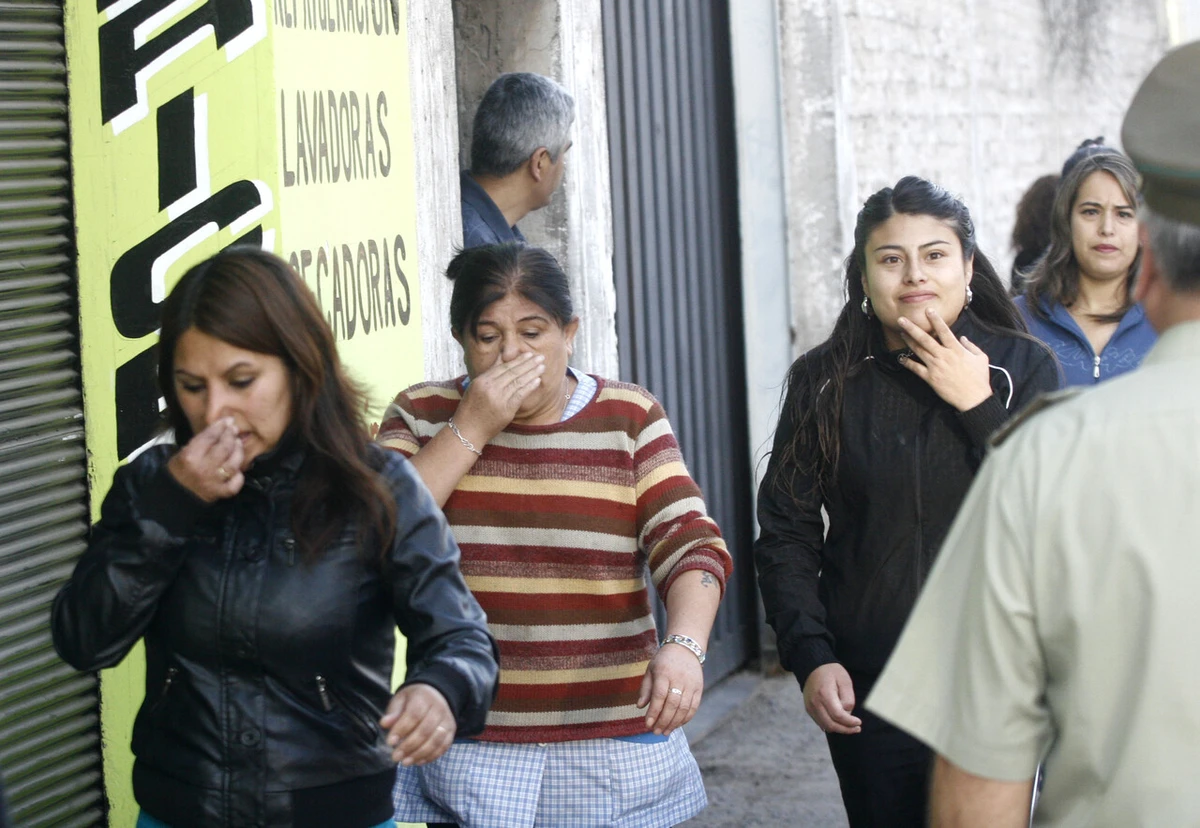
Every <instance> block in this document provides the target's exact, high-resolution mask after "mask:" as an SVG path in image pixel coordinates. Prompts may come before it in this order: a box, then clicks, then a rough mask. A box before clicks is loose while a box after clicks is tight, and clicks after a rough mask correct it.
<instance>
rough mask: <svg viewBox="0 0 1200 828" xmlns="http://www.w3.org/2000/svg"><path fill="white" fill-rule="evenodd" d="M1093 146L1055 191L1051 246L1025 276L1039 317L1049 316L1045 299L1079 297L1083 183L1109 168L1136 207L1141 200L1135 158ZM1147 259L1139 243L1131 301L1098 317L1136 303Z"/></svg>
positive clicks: (1067, 301) (1063, 301)
mask: <svg viewBox="0 0 1200 828" xmlns="http://www.w3.org/2000/svg"><path fill="white" fill-rule="evenodd" d="M1096 146H1098V145H1093V146H1091V147H1089V149H1091V150H1093V151H1092V152H1091V154H1088V155H1085V156H1084V157H1082V158H1081V159H1079V160H1078V161H1077V162H1076V163H1075V164H1074V166H1071V167H1070V168H1069V169H1068V170H1067V172H1066V174H1065V175H1063V177H1062V180H1061V181H1060V182H1059V183H1058V190H1057V192H1056V193H1055V195H1054V208H1053V209H1052V210H1051V213H1050V246H1049V247H1047V248H1046V254H1045V255H1044V256H1042V258H1041V260H1040V261H1039V262H1038V263H1037V266H1036V267H1034V269H1033V270H1032V271H1031V272H1030V273H1029V275H1028V276H1027V277H1026V279H1025V296H1026V298H1027V300H1028V302H1027V307H1028V308H1029V310H1030V312H1031V313H1033V314H1035V315H1036V316H1038V317H1040V318H1042V319H1046V318H1048V316H1049V315H1048V314H1047V313H1046V311H1045V309H1044V308H1043V307H1042V306H1043V304H1045V305H1047V306H1049V307H1053V306H1054V305H1062V306H1063V307H1064V308H1069V307H1071V305H1073V304H1075V300H1077V299H1078V298H1079V262H1078V261H1077V260H1076V258H1075V245H1074V242H1073V239H1072V237H1071V211H1072V210H1074V209H1075V199H1076V198H1077V197H1078V196H1079V188H1080V187H1082V186H1083V182H1084V181H1085V180H1086V179H1087V177H1088V176H1090V175H1091V174H1092V173H1095V172H1106V173H1108V174H1109V175H1111V176H1112V177H1113V178H1115V179H1116V180H1117V183H1118V184H1120V185H1121V191H1122V192H1123V193H1124V194H1125V198H1127V199H1128V200H1129V204H1130V206H1132V207H1135V208H1136V207H1138V206H1139V205H1140V203H1141V202H1140V198H1139V196H1138V175H1137V170H1136V169H1134V166H1133V162H1132V161H1130V160H1129V157H1128V156H1126V155H1125V154H1124V153H1123V152H1120V151H1119V150H1115V149H1113V148H1112V147H1104V148H1103V149H1102V150H1101V149H1097V148H1096ZM1141 264H1142V251H1141V249H1140V248H1139V249H1138V252H1137V254H1136V255H1135V256H1134V257H1133V262H1131V263H1130V265H1129V273H1128V274H1126V276H1125V287H1124V290H1125V303H1124V304H1123V305H1122V306H1121V308H1120V309H1119V310H1118V311H1116V312H1115V313H1111V314H1095V315H1094V318H1095V319H1096V321H1098V322H1117V321H1120V319H1121V317H1122V316H1124V315H1125V311H1127V310H1129V306H1130V305H1132V304H1133V282H1134V279H1136V278H1137V272H1138V268H1139V267H1141Z"/></svg>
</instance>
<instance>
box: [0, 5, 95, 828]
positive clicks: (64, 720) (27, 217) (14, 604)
mask: <svg viewBox="0 0 1200 828" xmlns="http://www.w3.org/2000/svg"><path fill="white" fill-rule="evenodd" d="M64 55H65V49H64V45H63V9H62V3H61V2H60V0H57V1H56V0H0V773H2V774H3V776H4V780H5V784H6V787H7V793H8V797H9V808H10V816H11V817H12V821H13V823H14V825H17V826H20V827H21V828H34V826H55V828H61V826H77V825H80V826H81V825H101V824H103V822H104V794H103V788H102V785H101V769H100V768H101V765H100V738H99V727H98V722H97V701H96V681H95V678H94V677H93V676H90V675H81V674H79V673H76V672H75V671H74V670H72V669H71V668H70V667H68V666H66V665H65V664H63V663H62V662H61V661H59V659H58V657H57V656H56V655H55V654H54V649H53V647H52V646H51V644H50V630H49V623H48V618H49V607H50V601H51V599H52V598H53V597H54V593H55V590H56V589H57V588H58V586H59V584H61V583H62V581H63V580H64V579H65V578H66V577H67V576H68V575H69V574H70V572H71V567H72V565H73V563H74V561H75V559H76V558H77V557H78V556H79V554H80V552H82V550H83V548H84V541H85V537H86V533H87V472H86V467H85V464H84V445H83V414H82V411H81V408H80V404H81V400H80V379H79V371H78V362H79V359H78V354H77V324H76V313H75V306H76V299H75V281H74V279H73V277H72V274H73V257H72V231H71V204H70V180H69V165H68V153H67V80H66V66H65V58H64Z"/></svg>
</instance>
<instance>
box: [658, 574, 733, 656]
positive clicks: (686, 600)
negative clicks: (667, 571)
mask: <svg viewBox="0 0 1200 828" xmlns="http://www.w3.org/2000/svg"><path fill="white" fill-rule="evenodd" d="M720 603H721V585H720V583H718V582H717V579H716V578H715V577H714V576H713V575H712V573H710V572H705V571H703V570H698V569H692V570H689V571H687V572H685V573H683V574H682V575H680V576H679V577H678V578H676V579H675V583H673V584H671V589H670V591H669V592H668V593H667V633H666V634H667V635H671V634H675V635H686V636H688V637H689V638H694V639H695V640H696V641H697V643H699V644H700V647H701V649H704V650H707V649H708V634H709V633H710V632H711V631H712V625H713V619H714V618H716V617H717V607H718V606H720Z"/></svg>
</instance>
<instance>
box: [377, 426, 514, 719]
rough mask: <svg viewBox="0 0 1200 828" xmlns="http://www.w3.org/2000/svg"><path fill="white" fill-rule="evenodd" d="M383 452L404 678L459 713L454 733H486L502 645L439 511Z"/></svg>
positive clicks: (388, 570) (389, 568)
mask: <svg viewBox="0 0 1200 828" xmlns="http://www.w3.org/2000/svg"><path fill="white" fill-rule="evenodd" d="M377 450H378V451H379V452H384V450H383V449H377ZM386 455H387V457H386V459H385V461H384V462H385V464H386V465H385V475H386V476H387V478H388V480H389V482H390V483H391V485H392V488H393V491H394V493H395V496H396V507H397V531H396V538H395V541H394V542H393V544H392V548H391V550H390V552H389V554H388V556H387V559H386V561H385V563H384V577H385V579H386V580H387V582H388V584H389V586H390V589H391V594H392V607H393V612H394V613H395V617H396V624H397V626H399V627H400V631H401V632H402V633H404V636H405V638H406V639H407V640H408V645H407V646H408V649H407V662H408V672H407V675H406V677H405V682H404V683H405V684H406V685H407V684H414V683H422V684H429V685H431V686H433V687H435V688H437V690H438V691H439V692H441V694H442V695H443V696H445V697H446V701H447V702H449V704H450V709H451V710H452V711H453V713H454V717H455V720H456V722H457V724H458V733H457V735H459V736H471V735H474V734H477V733H480V732H481V731H482V730H483V726H484V719H485V717H486V716H487V711H488V708H489V707H490V706H491V703H492V701H493V699H494V698H495V696H496V691H497V689H498V686H499V685H498V683H497V680H498V677H499V667H498V665H497V662H498V660H499V657H500V655H499V650H498V649H497V647H496V642H495V640H494V639H493V638H492V636H491V634H490V633H489V632H488V629H487V618H486V616H485V615H484V612H483V609H482V608H481V607H480V606H479V602H478V601H476V600H475V596H474V595H472V594H471V591H470V589H468V588H467V584H466V582H465V581H464V580H463V577H462V574H461V573H460V572H459V568H458V564H459V551H458V544H456V543H455V541H454V538H453V536H452V535H451V533H450V527H449V525H448V524H447V523H446V519H445V517H444V516H443V514H442V511H441V509H439V508H438V507H437V504H436V503H435V502H434V500H433V496H432V495H431V494H430V493H429V490H428V489H427V488H425V484H424V483H422V482H421V479H420V477H418V475H417V473H416V472H415V471H414V470H413V468H412V466H411V465H410V464H409V463H408V461H407V460H405V459H403V458H401V457H400V456H399V455H398V454H396V453H394V452H390V451H388V452H386Z"/></svg>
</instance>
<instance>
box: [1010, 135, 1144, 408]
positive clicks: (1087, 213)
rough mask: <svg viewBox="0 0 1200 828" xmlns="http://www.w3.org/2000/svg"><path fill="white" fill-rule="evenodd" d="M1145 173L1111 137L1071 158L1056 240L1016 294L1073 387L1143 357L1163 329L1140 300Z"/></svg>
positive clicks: (1057, 200) (1057, 201)
mask: <svg viewBox="0 0 1200 828" xmlns="http://www.w3.org/2000/svg"><path fill="white" fill-rule="evenodd" d="M1137 210H1138V194H1137V172H1136V170H1134V168H1133V164H1132V163H1131V162H1130V160H1129V158H1127V157H1126V156H1125V155H1124V154H1123V153H1121V152H1120V151H1119V150H1117V149H1114V148H1113V147H1110V146H1107V145H1106V144H1105V143H1104V139H1103V138H1090V139H1088V140H1087V141H1084V142H1083V143H1082V144H1080V145H1079V147H1078V148H1077V149H1076V150H1075V152H1073V153H1072V154H1071V156H1070V157H1069V158H1068V159H1067V161H1066V163H1065V164H1063V169H1062V178H1061V179H1060V181H1059V184H1058V189H1057V191H1056V194H1055V196H1054V204H1053V206H1052V208H1051V212H1050V245H1049V247H1047V248H1046V252H1045V254H1044V255H1043V256H1042V257H1041V259H1040V260H1039V261H1038V263H1037V264H1036V265H1035V266H1034V267H1033V269H1032V270H1031V271H1030V272H1029V273H1028V275H1027V277H1026V281H1025V284H1024V286H1023V288H1022V290H1023V295H1021V296H1018V297H1017V298H1016V303H1017V307H1019V308H1020V309H1021V313H1022V314H1023V315H1024V317H1025V323H1026V324H1027V325H1028V326H1029V332H1030V333H1031V334H1033V335H1034V336H1036V337H1037V338H1038V339H1040V340H1042V341H1043V342H1045V343H1046V344H1047V345H1049V346H1050V347H1051V348H1053V349H1054V353H1055V355H1057V356H1058V361H1059V364H1061V365H1062V368H1063V376H1064V379H1065V380H1066V384H1067V385H1094V384H1096V383H1098V382H1100V381H1101V380H1105V379H1108V378H1109V377H1114V376H1117V375H1118V374H1123V373H1125V372H1126V371H1131V370H1133V369H1134V368H1136V367H1137V366H1138V364H1139V363H1141V361H1142V358H1143V357H1144V356H1145V355H1146V352H1147V351H1149V350H1150V346H1152V345H1153V344H1154V340H1155V339H1156V334H1155V333H1154V328H1153V327H1152V326H1151V325H1150V322H1149V321H1148V320H1147V319H1146V314H1145V313H1144V312H1143V310H1142V308H1141V307H1140V306H1139V305H1138V304H1137V302H1135V301H1134V299H1133V295H1132V292H1133V282H1134V277H1135V276H1136V275H1137V270H1138V262H1139V261H1140V259H1141V256H1140V252H1141V246H1140V244H1139V242H1138V235H1137Z"/></svg>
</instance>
